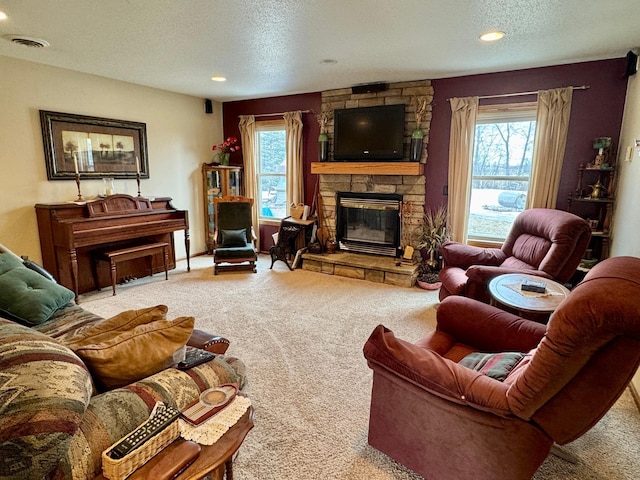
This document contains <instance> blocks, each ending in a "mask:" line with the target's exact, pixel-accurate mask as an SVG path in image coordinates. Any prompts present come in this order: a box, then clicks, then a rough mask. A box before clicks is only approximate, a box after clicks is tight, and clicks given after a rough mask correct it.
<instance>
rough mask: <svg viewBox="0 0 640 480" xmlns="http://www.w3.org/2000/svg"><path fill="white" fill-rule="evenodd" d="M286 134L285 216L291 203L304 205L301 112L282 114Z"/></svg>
mask: <svg viewBox="0 0 640 480" xmlns="http://www.w3.org/2000/svg"><path fill="white" fill-rule="evenodd" d="M284 123H285V129H286V132H287V199H288V201H289V205H287V214H288V213H289V206H290V205H291V203H295V204H298V203H304V179H303V174H304V169H303V165H302V112H300V111H297V112H287V113H285V114H284Z"/></svg>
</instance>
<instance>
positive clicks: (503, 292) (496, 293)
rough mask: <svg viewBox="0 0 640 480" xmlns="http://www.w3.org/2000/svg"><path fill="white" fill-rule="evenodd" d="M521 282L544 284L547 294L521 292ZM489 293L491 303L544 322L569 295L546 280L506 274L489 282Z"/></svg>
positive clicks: (518, 274) (555, 283) (564, 288)
mask: <svg viewBox="0 0 640 480" xmlns="http://www.w3.org/2000/svg"><path fill="white" fill-rule="evenodd" d="M523 280H530V281H533V282H544V283H546V285H547V292H548V293H547V294H546V295H545V294H536V293H533V292H521V291H520V284H521V283H522V281H523ZM489 293H490V294H491V298H492V300H493V301H495V302H498V303H500V304H502V305H505V306H507V307H510V308H513V309H515V310H516V311H517V312H518V315H520V316H521V317H524V318H529V319H531V320H538V321H539V320H543V321H544V320H548V317H549V315H550V314H551V313H553V311H554V310H555V309H556V308H557V307H558V305H560V303H561V302H562V301H563V300H564V299H565V298H566V297H567V295H569V289H568V288H566V287H565V286H564V285H562V284H560V283H558V282H556V281H554V280H550V279H548V278H543V277H536V276H535V275H525V274H521V273H508V274H506V275H499V276H497V277H495V278H494V279H493V280H491V282H489Z"/></svg>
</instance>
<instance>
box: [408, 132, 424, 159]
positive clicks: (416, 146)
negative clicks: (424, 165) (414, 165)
mask: <svg viewBox="0 0 640 480" xmlns="http://www.w3.org/2000/svg"><path fill="white" fill-rule="evenodd" d="M423 139H424V133H423V132H422V130H421V129H419V128H416V129H415V130H414V131H413V133H412V134H411V150H410V153H409V160H411V161H412V162H419V161H420V159H421V158H422V141H423Z"/></svg>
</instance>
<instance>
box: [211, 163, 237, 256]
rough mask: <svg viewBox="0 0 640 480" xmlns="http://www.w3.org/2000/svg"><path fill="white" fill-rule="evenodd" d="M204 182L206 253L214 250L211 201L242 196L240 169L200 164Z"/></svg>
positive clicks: (214, 240)
mask: <svg viewBox="0 0 640 480" xmlns="http://www.w3.org/2000/svg"><path fill="white" fill-rule="evenodd" d="M202 181H203V182H204V185H203V186H204V188H203V192H204V227H205V235H206V242H207V253H213V249H214V248H215V243H216V239H215V235H214V232H215V224H214V220H213V218H214V211H213V209H214V206H213V199H214V198H221V197H227V196H229V195H242V167H227V166H223V165H209V164H207V163H203V164H202Z"/></svg>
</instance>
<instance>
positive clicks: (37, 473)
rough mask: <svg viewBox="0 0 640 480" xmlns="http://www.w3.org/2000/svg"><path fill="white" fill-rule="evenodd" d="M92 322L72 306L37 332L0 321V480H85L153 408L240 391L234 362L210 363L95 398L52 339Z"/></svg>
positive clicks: (84, 372)
mask: <svg viewBox="0 0 640 480" xmlns="http://www.w3.org/2000/svg"><path fill="white" fill-rule="evenodd" d="M100 320H103V319H101V317H99V316H97V315H94V314H92V313H90V312H87V311H85V310H84V309H82V308H81V307H80V306H78V305H76V304H75V303H73V302H71V303H69V304H68V305H67V306H66V307H64V308H62V309H60V310H57V311H56V312H55V313H54V314H53V316H52V317H51V318H50V319H49V320H47V321H46V322H44V323H41V324H39V325H33V326H29V327H28V326H24V325H20V324H18V323H15V322H13V321H10V320H7V319H4V318H0V479H1V480H5V479H77V480H80V479H82V480H87V479H92V478H94V477H96V476H97V475H99V474H100V473H101V469H102V462H101V453H102V451H103V450H105V449H106V448H107V447H108V446H109V445H111V444H112V443H114V442H115V441H117V440H118V439H120V438H121V437H123V436H125V435H126V434H127V433H128V432H130V431H131V430H133V429H134V428H135V427H137V426H138V425H139V424H141V423H142V422H144V421H145V420H146V419H147V418H148V416H149V414H150V412H151V410H152V408H153V406H154V405H155V403H156V402H157V401H163V402H167V403H169V404H171V405H173V406H176V407H177V408H179V409H183V408H184V407H186V406H187V405H188V404H189V403H191V402H193V401H195V400H196V399H197V398H198V396H199V394H200V392H202V391H203V390H206V389H207V388H210V387H212V386H216V385H220V384H223V383H236V382H237V383H238V384H239V385H240V386H241V387H242V386H244V383H245V375H244V365H243V364H242V362H241V361H239V360H238V359H235V358H233V357H229V356H224V355H218V356H217V357H216V358H215V359H214V360H212V361H210V362H207V363H205V364H202V365H200V366H197V367H195V368H192V369H190V370H187V371H180V370H177V369H174V368H166V369H164V370H162V371H160V372H159V373H156V374H154V375H151V376H148V377H146V378H144V379H142V380H140V381H137V382H135V383H132V384H129V385H127V386H124V387H121V388H117V389H112V390H109V391H106V392H103V393H97V390H96V383H95V382H94V380H93V379H92V377H91V374H90V373H89V369H88V368H87V366H86V365H85V363H84V362H83V361H82V360H81V359H80V357H79V356H77V355H76V354H75V353H74V352H73V351H72V350H70V349H69V348H67V347H66V346H65V345H64V344H63V342H62V341H61V340H60V339H61V338H63V337H64V336H65V335H69V334H70V332H73V331H74V330H76V329H78V328H81V327H83V326H87V325H92V324H95V322H99V321H100Z"/></svg>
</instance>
